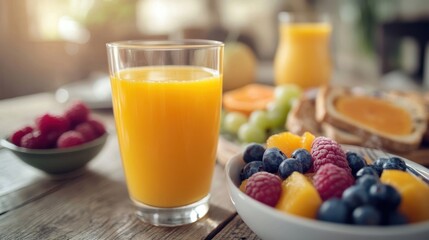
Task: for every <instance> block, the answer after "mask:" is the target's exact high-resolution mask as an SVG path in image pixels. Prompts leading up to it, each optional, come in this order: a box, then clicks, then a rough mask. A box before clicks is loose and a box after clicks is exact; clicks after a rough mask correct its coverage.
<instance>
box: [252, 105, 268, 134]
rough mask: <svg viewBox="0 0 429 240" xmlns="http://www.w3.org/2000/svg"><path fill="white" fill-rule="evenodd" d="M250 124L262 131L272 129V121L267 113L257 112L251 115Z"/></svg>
mask: <svg viewBox="0 0 429 240" xmlns="http://www.w3.org/2000/svg"><path fill="white" fill-rule="evenodd" d="M249 123H251V124H253V125H256V126H258V127H260V128H262V129H268V128H269V127H270V120H269V119H268V115H267V112H266V111H263V110H257V111H254V112H252V113H251V114H250V117H249Z"/></svg>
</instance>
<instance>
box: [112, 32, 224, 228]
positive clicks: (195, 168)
mask: <svg viewBox="0 0 429 240" xmlns="http://www.w3.org/2000/svg"><path fill="white" fill-rule="evenodd" d="M223 46H224V45H223V43H221V42H216V41H210V40H181V41H125V42H113V43H108V44H107V50H108V61H109V70H110V79H111V86H112V98H113V99H112V101H113V110H114V115H115V123H116V129H117V134H118V140H119V146H120V151H121V157H122V164H123V168H124V171H125V177H126V181H127V187H128V192H129V195H130V198H131V200H132V202H133V203H134V204H135V206H136V207H137V216H138V217H139V218H140V219H141V220H143V221H144V222H148V223H151V224H153V225H157V226H178V225H183V224H188V223H192V222H195V221H197V220H198V219H200V218H202V217H203V216H204V215H205V214H206V213H207V212H208V209H209V196H210V194H209V192H210V185H211V180H212V176H213V171H214V167H215V158H216V148H217V142H218V133H219V125H220V112H221V96H222V64H223V62H222V61H223Z"/></svg>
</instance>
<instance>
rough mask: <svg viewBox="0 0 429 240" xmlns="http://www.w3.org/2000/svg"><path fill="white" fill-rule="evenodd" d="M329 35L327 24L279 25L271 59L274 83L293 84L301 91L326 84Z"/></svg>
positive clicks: (327, 79)
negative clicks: (277, 41) (299, 87)
mask: <svg viewBox="0 0 429 240" xmlns="http://www.w3.org/2000/svg"><path fill="white" fill-rule="evenodd" d="M330 33H331V26H330V25H329V24H328V23H282V24H281V25H280V41H279V45H278V49H277V52H276V56H275V59H274V77H275V83H276V84H277V85H279V84H282V83H294V84H298V85H299V86H301V87H303V88H311V87H318V86H321V85H326V84H328V83H329V80H330V78H331V60H330V54H329V36H330Z"/></svg>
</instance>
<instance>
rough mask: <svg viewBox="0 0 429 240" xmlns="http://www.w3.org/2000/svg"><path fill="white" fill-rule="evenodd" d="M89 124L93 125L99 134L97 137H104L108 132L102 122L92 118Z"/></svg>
mask: <svg viewBox="0 0 429 240" xmlns="http://www.w3.org/2000/svg"><path fill="white" fill-rule="evenodd" d="M87 122H88V123H89V124H91V126H92V128H93V129H94V130H95V132H96V133H97V137H99V136H101V135H103V134H104V133H105V132H106V128H105V127H104V125H103V123H101V122H100V121H98V120H96V119H93V118H92V119H89V120H88V121H87Z"/></svg>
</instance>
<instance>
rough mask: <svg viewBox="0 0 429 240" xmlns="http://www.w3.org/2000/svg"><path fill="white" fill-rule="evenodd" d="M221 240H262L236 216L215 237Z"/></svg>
mask: <svg viewBox="0 0 429 240" xmlns="http://www.w3.org/2000/svg"><path fill="white" fill-rule="evenodd" d="M213 239H214V240H216V239H219V240H223V239H240V240H260V238H259V237H258V236H257V235H256V234H255V233H254V232H252V230H251V229H250V228H249V227H248V226H247V225H246V224H245V223H244V222H243V220H241V218H240V216H239V215H236V216H235V217H234V218H233V219H232V220H231V222H229V224H227V225H226V227H225V228H223V229H222V230H221V231H220V232H219V233H218V234H216V235H215V236H214V237H213Z"/></svg>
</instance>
